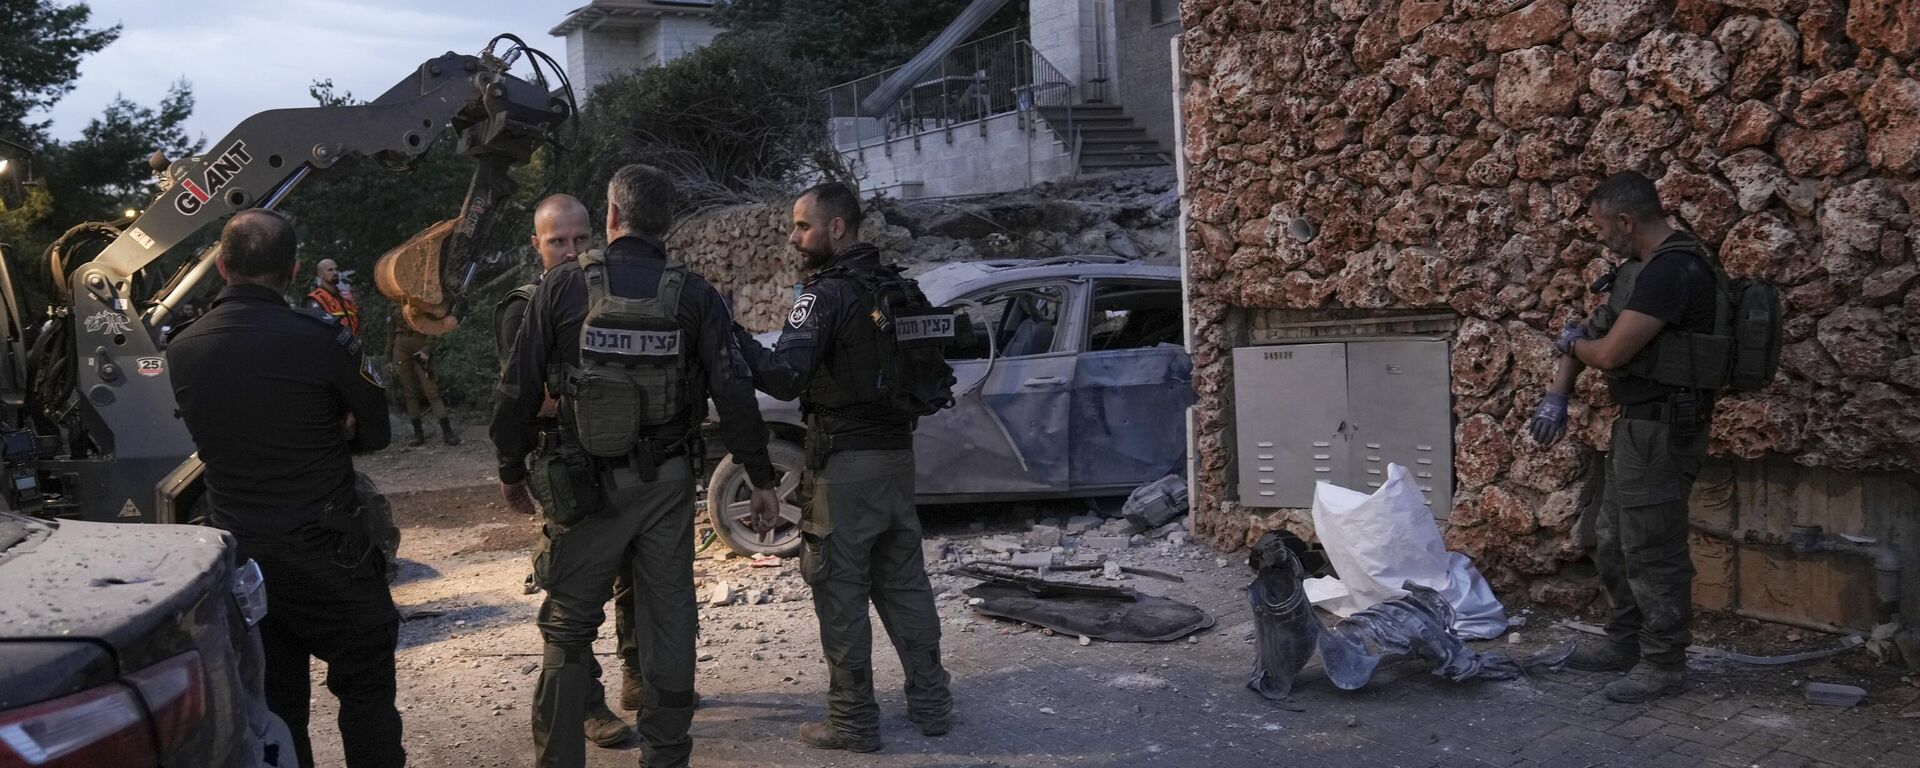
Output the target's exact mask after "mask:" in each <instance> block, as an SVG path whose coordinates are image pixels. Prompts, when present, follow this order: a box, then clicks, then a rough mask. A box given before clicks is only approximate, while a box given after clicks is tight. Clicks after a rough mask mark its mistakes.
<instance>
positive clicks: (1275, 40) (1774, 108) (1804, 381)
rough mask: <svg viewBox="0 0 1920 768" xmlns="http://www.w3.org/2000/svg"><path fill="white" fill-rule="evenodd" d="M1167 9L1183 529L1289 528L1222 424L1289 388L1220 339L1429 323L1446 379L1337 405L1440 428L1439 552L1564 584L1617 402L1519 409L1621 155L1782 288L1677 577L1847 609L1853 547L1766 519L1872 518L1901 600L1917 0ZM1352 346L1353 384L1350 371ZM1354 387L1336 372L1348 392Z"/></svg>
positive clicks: (1583, 289) (1430, 1)
mask: <svg viewBox="0 0 1920 768" xmlns="http://www.w3.org/2000/svg"><path fill="white" fill-rule="evenodd" d="M1181 13H1182V16H1183V22H1184V25H1185V29H1186V31H1185V32H1184V33H1183V35H1182V39H1181V61H1180V70H1181V74H1182V76H1183V77H1184V78H1185V79H1186V83H1185V86H1184V93H1183V96H1182V99H1183V107H1182V114H1183V118H1184V136H1183V143H1184V157H1185V161H1186V166H1187V167H1186V169H1185V176H1184V184H1185V187H1184V193H1185V198H1186V201H1187V206H1188V211H1187V213H1188V226H1187V230H1186V238H1187V242H1188V247H1189V251H1190V255H1189V261H1190V263H1189V272H1190V281H1189V285H1188V292H1189V300H1190V305H1191V322H1192V333H1193V359H1194V368H1195V385H1196V387H1197V389H1198V390H1199V395H1200V401H1199V406H1198V408H1197V411H1196V416H1195V418H1196V429H1195V435H1196V444H1197V448H1196V451H1195V454H1196V455H1195V460H1196V479H1197V483H1196V485H1197V487H1196V488H1195V493H1194V501H1195V507H1194V509H1195V512H1194V517H1193V523H1194V527H1195V528H1196V530H1197V532H1198V533H1199V534H1200V535H1201V536H1203V537H1204V538H1206V539H1208V540H1210V541H1212V542H1213V543H1215V544H1216V545H1219V546H1223V547H1227V548H1237V547H1238V546H1241V545H1242V544H1244V543H1245V542H1247V541H1251V539H1252V537H1254V536H1256V535H1258V534H1259V533H1260V532H1261V531H1263V530H1266V529H1269V528H1274V527H1280V526H1293V527H1295V528H1300V529H1305V528H1307V527H1308V526H1307V521H1308V518H1307V516H1306V515H1305V514H1304V513H1303V512H1302V511H1300V510H1298V509H1294V508H1289V507H1287V506H1284V505H1279V506H1276V505H1275V504H1273V503H1270V502H1269V503H1266V504H1264V505H1263V502H1262V500H1261V498H1260V497H1259V496H1258V494H1259V493H1260V491H1259V490H1258V489H1259V488H1261V487H1262V486H1259V485H1252V486H1249V479H1250V478H1251V479H1252V481H1253V482H1255V483H1258V482H1261V481H1262V480H1261V478H1262V477H1264V476H1262V475H1258V474H1257V473H1260V472H1263V471H1267V470H1271V469H1273V468H1272V467H1269V466H1260V464H1261V462H1262V460H1263V459H1264V457H1266V456H1271V455H1272V454H1271V453H1260V454H1259V455H1258V456H1256V455H1255V451H1260V450H1265V449H1261V448H1257V447H1256V448H1252V449H1251V450H1249V449H1248V446H1249V445H1250V443H1249V442H1248V440H1247V438H1248V437H1249V435H1246V434H1241V431H1240V430H1241V429H1242V426H1243V425H1248V424H1253V423H1257V422H1258V419H1259V418H1260V417H1262V413H1263V412H1264V410H1265V409H1271V408H1285V409H1290V410H1288V411H1287V413H1313V412H1315V410H1314V409H1316V408H1319V407H1321V406H1320V404H1318V403H1317V402H1316V401H1315V400H1314V398H1316V397H1319V396H1320V395H1319V394H1316V392H1315V391H1312V390H1311V388H1310V387H1308V388H1300V389H1294V390H1289V391H1287V392H1279V393H1275V392H1274V391H1273V390H1272V388H1270V387H1265V386H1264V383H1263V382H1264V381H1265V380H1263V379H1261V378H1260V376H1261V375H1262V374H1260V372H1259V370H1256V368H1255V365H1254V362H1253V361H1254V360H1256V358H1249V356H1248V353H1247V352H1246V350H1249V349H1258V350H1272V351H1283V352H1291V351H1294V350H1296V349H1297V350H1299V351H1301V352H1302V353H1303V354H1304V353H1305V352H1306V351H1308V350H1307V348H1306V347H1299V346H1295V347H1282V346H1278V345H1281V344H1296V345H1297V344H1298V343H1299V342H1316V343H1319V344H1321V345H1326V344H1336V345H1337V344H1344V345H1345V346H1344V347H1343V348H1344V349H1350V350H1355V349H1362V347H1361V346H1360V345H1361V344H1363V343H1365V342H1362V341H1361V340H1359V339H1358V338H1350V339H1341V338H1333V339H1329V338H1327V337H1328V336H1330V335H1345V336H1348V337H1365V338H1367V339H1375V340H1377V339H1388V340H1401V341H1418V340H1425V339H1438V340H1443V341H1444V344H1445V353H1446V354H1445V356H1444V358H1442V359H1443V360H1444V365H1445V368H1444V369H1442V370H1440V371H1439V374H1438V376H1437V378H1436V381H1437V382H1444V383H1436V384H1433V385H1431V386H1430V387H1428V390H1429V391H1427V392H1426V393H1425V396H1423V397H1417V398H1411V399H1408V400H1407V401H1405V402H1404V403H1388V404H1386V405H1385V406H1382V405H1381V404H1380V403H1379V402H1378V398H1377V397H1373V398H1365V400H1366V402H1368V403H1372V404H1373V407H1376V408H1381V407H1385V408H1387V409H1388V410H1389V411H1392V410H1393V409H1395V408H1397V409H1399V410H1398V412H1396V413H1393V414H1392V415H1393V418H1396V419H1411V420H1414V421H1418V420H1422V419H1430V418H1431V417H1434V416H1435V415H1436V413H1437V415H1438V421H1439V423H1441V424H1445V425H1449V426H1450V429H1443V430H1442V432H1443V433H1442V434H1441V435H1439V436H1438V439H1437V441H1436V442H1433V443H1428V444H1426V445H1425V447H1429V448H1436V447H1437V450H1436V451H1435V453H1436V454H1438V455H1439V456H1440V458H1441V459H1444V461H1441V462H1440V465H1444V464H1451V465H1452V466H1451V469H1450V470H1448V471H1447V472H1444V473H1441V476H1440V477H1437V478H1435V483H1436V486H1435V487H1436V489H1439V488H1444V487H1445V486H1449V485H1450V486H1451V488H1450V494H1449V495H1448V500H1447V501H1446V503H1445V504H1443V505H1440V506H1438V507H1437V508H1436V509H1435V516H1436V518H1438V519H1439V520H1441V521H1442V528H1443V530H1444V531H1445V532H1446V535H1447V537H1448V539H1449V542H1450V544H1451V546H1453V547H1454V548H1456V549H1459V550H1462V551H1465V552H1467V553H1468V554H1470V555H1471V556H1472V557H1474V558H1475V559H1476V561H1477V562H1478V563H1479V564H1480V566H1481V568H1482V569H1483V570H1484V571H1486V572H1487V573H1488V575H1489V576H1491V577H1493V578H1494V579H1495V580H1496V581H1497V582H1499V583H1501V584H1503V585H1506V586H1507V587H1509V588H1513V587H1515V586H1516V585H1519V584H1522V583H1532V584H1533V585H1534V592H1535V596H1536V597H1542V598H1547V599H1550V600H1559V601H1563V602H1570V601H1574V600H1576V599H1578V598H1580V597H1581V596H1582V595H1590V594H1591V592H1590V591H1588V590H1589V589H1590V587H1591V584H1592V579H1591V578H1588V577H1586V576H1584V575H1583V574H1582V573H1580V572H1577V571H1568V572H1565V573H1563V569H1566V568H1568V567H1569V565H1570V564H1572V563H1575V562H1577V561H1578V560H1579V559H1580V557H1581V548H1580V544H1581V542H1580V536H1579V534H1578V527H1577V522H1578V520H1579V519H1580V512H1581V509H1582V495H1581V492H1582V489H1583V487H1584V481H1585V479H1586V478H1587V477H1588V475H1589V473H1588V472H1587V466H1588V464H1587V462H1589V461H1591V460H1592V459H1593V457H1594V456H1595V455H1596V450H1597V449H1599V448H1601V447H1603V446H1604V445H1605V439H1606V427H1607V424H1608V423H1609V422H1610V420H1611V419H1612V418H1613V416H1614V411H1615V409H1614V408H1613V407H1612V406H1611V405H1610V403H1609V401H1608V400H1607V399H1606V397H1605V394H1604V387H1603V386H1601V382H1600V379H1599V376H1598V374H1596V373H1594V372H1589V373H1588V374H1587V376H1586V377H1585V378H1583V379H1582V380H1581V382H1580V385H1579V388H1578V392H1577V394H1576V398H1575V401H1576V404H1575V407H1574V410H1573V418H1572V422H1571V424H1572V427H1571V433H1572V438H1573V439H1569V440H1565V441H1562V442H1561V443H1560V444H1559V445H1558V446H1556V447H1554V448H1552V449H1550V450H1543V449H1541V448H1539V447H1537V446H1535V445H1534V444H1533V443H1532V442H1531V441H1530V440H1528V439H1526V438H1524V437H1523V429H1522V426H1523V424H1524V422H1525V420H1526V418H1527V416H1528V415H1529V413H1530V411H1531V409H1532V407H1533V406H1534V405H1535V403H1537V402H1538V398H1539V394H1540V392H1541V391H1542V388H1543V387H1544V385H1545V383H1546V381H1547V379H1548V377H1549V376H1550V374H1551V371H1552V365H1553V360H1552V357H1551V354H1550V349H1549V343H1550V336H1549V331H1550V330H1553V329H1557V328H1559V327H1560V326H1561V324H1563V323H1564V322H1566V321H1568V320H1570V319H1573V318H1575V317H1577V316H1580V315H1583V314H1584V313H1585V312H1586V311H1587V310H1588V309H1589V308H1590V307H1591V306H1593V305H1594V303H1595V302H1596V300H1597V297H1595V296H1592V295H1590V294H1589V291H1588V286H1589V285H1591V284H1592V283H1593V282H1594V280H1595V279H1596V278H1598V277H1600V276H1601V275H1603V274H1605V273H1606V272H1607V271H1608V270H1609V269H1610V266H1611V264H1612V263H1613V262H1612V260H1611V258H1610V256H1609V255H1608V254H1606V253H1603V252H1602V249H1601V248H1600V247H1599V246H1598V245H1596V244H1595V243H1594V242H1593V241H1592V238H1591V234H1592V233H1591V232H1589V231H1587V225H1586V223H1585V221H1584V206H1583V204H1582V203H1583V198H1584V196H1585V194H1586V193H1587V192H1588V191H1589V190H1590V189H1591V188H1592V187H1593V186H1594V185H1595V184H1596V183H1597V182H1598V180H1599V179H1600V178H1603V177H1604V176H1606V175H1608V174H1610V173H1613V172H1618V171H1622V170H1628V169H1634V170H1639V171H1642V172H1645V173H1647V174H1648V175H1649V176H1651V177H1653V178H1655V179H1657V182H1658V185H1659V188H1660V191H1661V195H1662V197H1663V199H1664V201H1665V202H1666V204H1667V207H1668V209H1669V210H1670V211H1673V212H1674V213H1675V214H1676V216H1677V218H1678V220H1679V221H1678V223H1679V224H1680V225H1681V226H1683V227H1684V228H1686V229H1690V230H1692V231H1693V232H1695V233H1696V234H1698V235H1699V236H1700V237H1701V238H1702V239H1703V240H1705V241H1706V242H1707V243H1708V244H1710V245H1711V246H1712V247H1713V248H1715V249H1716V250H1717V251H1718V253H1719V255H1720V258H1721V260H1722V262H1723V264H1724V265H1725V266H1726V268H1727V269H1728V271H1729V272H1730V273H1732V274H1733V275H1735V276H1741V275H1749V276H1758V277H1763V278H1766V279H1769V280H1772V281H1776V282H1777V283H1778V284H1779V285H1780V286H1781V287H1782V290H1783V293H1784V296H1785V298H1786V302H1787V304H1788V307H1789V308H1788V315H1787V325H1786V328H1787V333H1788V344H1787V347H1786V350H1785V354H1784V362H1783V365H1782V371H1781V373H1780V375H1779V377H1778V379H1777V380H1776V381H1775V382H1774V384H1773V385H1772V386H1770V387H1768V388H1767V389H1766V390H1764V391H1762V392H1758V393H1753V394H1746V395H1735V396H1729V397H1726V398H1725V399H1724V400H1723V401H1722V403H1721V404H1720V406H1719V413H1718V416H1717V418H1716V419H1715V427H1714V431H1713V443H1712V444H1713V452H1714V456H1715V461H1714V462H1713V465H1712V466H1711V467H1710V468H1709V470H1708V472H1707V474H1706V476H1704V477H1703V478H1702V479H1701V482H1700V483H1699V484H1698V486H1697V488H1696V493H1695V499H1694V523H1695V528H1696V530H1697V531H1699V533H1696V535H1695V540H1694V544H1695V548H1694V551H1695V560H1696V563H1697V564H1698V565H1699V567H1700V577H1699V580H1698V582H1697V589H1696V599H1697V601H1698V602H1700V603H1701V604H1702V605H1705V606H1709V607H1716V608H1734V609H1739V610H1742V611H1745V612H1747V613H1749V614H1752V615H1757V616H1773V617H1781V618H1786V619H1789V620H1793V621H1798V622H1800V623H1803V624H1812V625H1831V624H1840V625H1846V626H1853V627H1859V626H1864V625H1868V624H1871V623H1873V622H1874V621H1875V619H1876V617H1875V616H1874V615H1873V613H1874V605H1873V597H1872V595H1873V592H1874V575H1875V574H1874V570H1873V567H1872V566H1871V565H1870V564H1869V563H1868V562H1867V561H1866V560H1865V559H1863V558H1860V557H1855V556H1849V555H1841V554H1822V555H1799V554H1795V553H1793V552H1791V551H1788V550H1787V549H1786V548H1785V547H1782V546H1778V545H1777V543H1778V542H1780V541H1783V540H1784V539H1785V538H1786V537H1787V535H1788V534H1789V533H1790V532H1791V531H1792V527H1793V526H1794V525H1821V526H1823V527H1824V529H1825V531H1826V532H1827V533H1829V534H1858V535H1864V536H1868V537H1874V538H1876V539H1878V540H1879V541H1880V542H1883V543H1885V542H1891V543H1892V544H1893V545H1894V546H1895V547H1896V548H1897V551H1898V553H1899V554H1900V555H1901V556H1902V558H1903V560H1904V563H1905V564H1906V567H1905V570H1904V576H1903V577H1902V579H1901V583H1902V584H1903V585H1904V592H1905V598H1904V605H1905V607H1906V611H1905V613H1906V615H1907V616H1909V617H1911V616H1916V615H1920V491H1917V490H1916V479H1920V355H1916V344H1920V262H1917V261H1916V258H1917V257H1920V228H1915V227H1914V226H1913V221H1914V216H1915V214H1916V213H1920V3H1916V2H1913V0H1531V1H1529V0H1185V2H1183V3H1182V4H1181ZM1349 341H1350V342H1351V343H1347V342H1349ZM1269 345H1274V346H1269ZM1366 349H1372V348H1366ZM1237 359H1241V360H1249V362H1246V363H1244V364H1243V365H1242V366H1241V367H1242V368H1243V370H1241V371H1236V370H1235V368H1236V365H1235V362H1236V360H1237ZM1258 359H1261V360H1263V359H1265V358H1258ZM1357 359H1359V358H1358V357H1355V356H1351V355H1350V356H1349V357H1348V359H1347V364H1346V371H1347V372H1349V373H1352V374H1353V375H1354V378H1355V380H1356V381H1367V382H1377V381H1379V380H1380V376H1379V375H1378V374H1380V373H1381V371H1372V370H1364V371H1363V370H1361V369H1359V368H1357V367H1355V366H1358V365H1359V363H1356V362H1355V360H1357ZM1336 367H1337V366H1336ZM1385 372H1386V373H1399V372H1400V371H1398V370H1393V368H1392V366H1391V365H1390V366H1388V368H1387V369H1385ZM1353 387H1357V385H1353ZM1353 387H1350V390H1351V391H1350V392H1348V393H1346V394H1342V395H1340V396H1342V397H1351V398H1360V395H1358V394H1353V392H1357V391H1358V390H1357V389H1354V388H1353ZM1434 389H1442V390H1444V391H1440V392H1434V391H1431V390H1434ZM1240 393H1244V394H1245V396H1244V397H1243V396H1241V394H1240ZM1329 396H1331V395H1329ZM1289 397H1292V398H1293V399H1291V400H1290V399H1289ZM1256 398H1257V399H1258V402H1255V400H1256ZM1423 402H1424V403H1428V404H1427V405H1422V404H1421V403H1423ZM1434 404H1437V405H1434ZM1355 407H1356V408H1358V407H1360V406H1357V405H1356V406H1355ZM1426 409H1437V410H1435V411H1434V412H1428V410H1426ZM1378 423H1379V420H1378V419H1369V420H1364V421H1360V422H1359V425H1358V429H1359V430H1361V431H1364V430H1366V429H1367V428H1368V427H1369V426H1371V425H1377V424H1378ZM1353 427H1354V425H1353V424H1352V423H1350V422H1349V421H1346V420H1342V421H1341V422H1340V429H1341V430H1343V434H1342V435H1341V436H1342V437H1345V436H1347V435H1346V434H1345V433H1344V430H1348V429H1350V428H1353ZM1262 428H1264V427H1262ZM1254 437H1255V438H1256V439H1257V438H1258V436H1254ZM1328 439H1333V437H1332V436H1330V437H1329V438H1328ZM1257 444H1258V443H1254V445H1257ZM1391 447H1392V446H1388V448H1391ZM1373 453H1378V451H1373ZM1320 455H1322V456H1324V455H1325V454H1320ZM1409 455H1411V454H1409ZM1355 461H1359V459H1357V458H1356V459H1355ZM1269 463H1271V462H1269ZM1401 463H1403V464H1408V465H1413V463H1414V462H1413V461H1411V460H1402V461H1401ZM1436 466H1438V465H1436ZM1281 469H1282V470H1284V469H1285V468H1281ZM1356 476H1358V475H1356ZM1282 484H1283V485H1284V482H1283V483H1282ZM1249 487H1252V488H1254V489H1255V490H1253V491H1252V492H1249V491H1248V488H1249ZM1435 493H1438V490H1436V491H1435ZM1282 496H1284V494H1282ZM1276 498H1278V497H1276ZM1728 534H1732V536H1731V539H1755V540H1771V541H1774V542H1776V544H1775V545H1768V544H1747V543H1741V544H1736V543H1734V541H1732V540H1730V539H1729V536H1728ZM1575 567H1578V566H1575ZM1555 574H1559V576H1558V577H1557V578H1555V577H1553V576H1554V575H1555Z"/></svg>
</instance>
